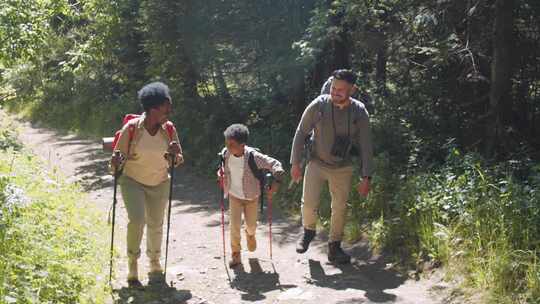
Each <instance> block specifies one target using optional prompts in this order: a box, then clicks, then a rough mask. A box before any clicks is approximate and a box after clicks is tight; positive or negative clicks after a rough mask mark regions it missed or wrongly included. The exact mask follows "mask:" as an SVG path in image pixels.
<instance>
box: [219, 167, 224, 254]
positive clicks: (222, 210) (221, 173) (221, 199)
mask: <svg viewBox="0 0 540 304" xmlns="http://www.w3.org/2000/svg"><path fill="white" fill-rule="evenodd" d="M218 172H219V179H218V187H219V189H220V191H219V195H220V203H221V239H222V240H223V260H224V261H225V258H226V251H225V198H224V196H225V189H223V188H224V183H223V175H224V172H223V161H222V162H221V166H220V167H219V171H218Z"/></svg>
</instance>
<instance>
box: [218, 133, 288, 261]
mask: <svg viewBox="0 0 540 304" xmlns="http://www.w3.org/2000/svg"><path fill="white" fill-rule="evenodd" d="M223 135H224V136H225V146H226V148H225V149H223V151H222V152H221V157H222V166H223V176H222V177H220V178H223V188H224V189H223V192H224V195H225V197H227V196H228V197H229V209H230V210H229V212H230V215H229V217H230V218H229V225H230V234H231V252H232V254H231V260H230V262H229V267H231V268H233V267H235V266H237V265H240V264H241V263H242V260H241V256H240V251H241V249H242V247H241V245H240V240H241V234H240V228H241V226H242V213H243V214H244V220H245V223H246V229H245V233H246V239H247V248H248V250H249V251H255V249H257V241H256V239H255V231H256V228H257V215H258V214H257V210H258V203H257V202H258V201H259V196H260V195H261V194H262V193H261V187H260V182H259V180H258V179H257V178H256V177H255V175H254V173H253V172H252V170H251V168H250V166H249V158H250V155H252V157H253V159H254V161H255V164H256V165H257V168H259V169H266V170H269V171H270V172H271V173H272V175H273V176H274V182H273V184H272V185H271V186H270V189H268V193H267V195H268V197H269V198H271V196H272V194H273V193H275V192H276V191H277V189H278V184H279V182H280V181H281V179H282V177H283V176H284V174H285V171H284V170H283V167H282V166H281V163H280V162H279V161H277V160H275V159H274V158H272V157H269V156H267V155H265V154H262V153H260V152H258V151H256V150H255V149H253V148H251V147H249V146H247V145H246V143H247V140H248V137H249V130H248V128H247V127H246V126H245V125H242V124H233V125H231V126H229V127H228V128H227V129H226V130H225V132H223ZM220 171H221V170H220Z"/></svg>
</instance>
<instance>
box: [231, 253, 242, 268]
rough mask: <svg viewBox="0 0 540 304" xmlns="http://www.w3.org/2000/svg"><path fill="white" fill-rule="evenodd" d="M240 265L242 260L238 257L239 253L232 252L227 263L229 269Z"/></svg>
mask: <svg viewBox="0 0 540 304" xmlns="http://www.w3.org/2000/svg"><path fill="white" fill-rule="evenodd" d="M240 264H242V258H241V257H240V252H233V253H232V255H231V260H230V261H229V267H230V268H234V267H236V266H238V265H240Z"/></svg>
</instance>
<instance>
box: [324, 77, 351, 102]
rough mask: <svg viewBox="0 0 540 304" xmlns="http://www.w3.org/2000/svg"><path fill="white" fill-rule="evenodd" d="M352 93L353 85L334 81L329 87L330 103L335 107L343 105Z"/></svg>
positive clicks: (343, 81) (342, 81)
mask: <svg viewBox="0 0 540 304" xmlns="http://www.w3.org/2000/svg"><path fill="white" fill-rule="evenodd" d="M353 93H354V85H352V84H350V83H348V82H347V81H345V80H339V79H334V80H332V86H331V87H330V96H331V97H332V102H333V103H334V104H336V105H345V104H346V103H347V102H349V98H350V97H351V95H352V94H353Z"/></svg>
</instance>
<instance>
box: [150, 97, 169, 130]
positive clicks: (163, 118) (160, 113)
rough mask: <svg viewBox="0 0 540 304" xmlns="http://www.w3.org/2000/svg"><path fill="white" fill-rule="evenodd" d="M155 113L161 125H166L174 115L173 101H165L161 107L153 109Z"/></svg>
mask: <svg viewBox="0 0 540 304" xmlns="http://www.w3.org/2000/svg"><path fill="white" fill-rule="evenodd" d="M152 110H153V111H155V113H156V115H157V118H158V121H159V123H160V124H164V123H165V122H167V120H169V116H170V115H171V113H172V102H171V100H169V99H168V100H167V101H165V102H164V103H163V104H161V105H160V106H159V107H157V108H154V109H152Z"/></svg>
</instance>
